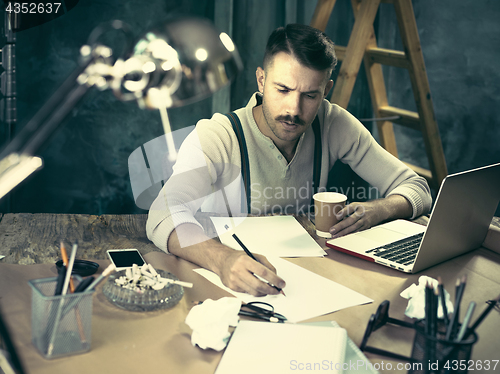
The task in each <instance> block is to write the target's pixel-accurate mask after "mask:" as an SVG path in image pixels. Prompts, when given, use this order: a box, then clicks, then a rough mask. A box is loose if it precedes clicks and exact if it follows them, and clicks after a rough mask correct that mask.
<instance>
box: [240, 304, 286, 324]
mask: <svg viewBox="0 0 500 374" xmlns="http://www.w3.org/2000/svg"><path fill="white" fill-rule="evenodd" d="M238 314H239V315H240V316H247V317H252V318H257V319H263V320H265V321H268V322H275V323H284V322H285V321H286V317H285V316H284V315H283V314H279V313H276V312H275V311H274V307H273V306H272V305H271V304H268V303H265V302H263V301H252V302H250V303H242V304H241V308H240V312H239V313H238Z"/></svg>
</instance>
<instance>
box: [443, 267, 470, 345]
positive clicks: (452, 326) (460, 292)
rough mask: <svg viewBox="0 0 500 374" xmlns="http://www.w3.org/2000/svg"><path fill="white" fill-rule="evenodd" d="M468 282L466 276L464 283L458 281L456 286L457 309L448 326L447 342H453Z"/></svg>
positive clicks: (463, 278) (463, 279)
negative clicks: (452, 338) (452, 337)
mask: <svg viewBox="0 0 500 374" xmlns="http://www.w3.org/2000/svg"><path fill="white" fill-rule="evenodd" d="M466 281H467V279H466V277H465V275H464V276H463V277H462V281H460V280H457V286H456V290H457V294H456V296H455V308H454V310H453V315H452V317H451V320H450V323H449V324H448V330H447V331H446V340H451V336H452V334H453V331H454V330H455V326H456V324H457V322H458V316H459V313H460V302H461V301H462V296H463V294H464V289H465V283H466Z"/></svg>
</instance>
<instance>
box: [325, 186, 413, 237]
mask: <svg viewBox="0 0 500 374" xmlns="http://www.w3.org/2000/svg"><path fill="white" fill-rule="evenodd" d="M412 213H413V209H412V207H411V205H410V203H409V202H408V200H406V198H404V197H403V196H401V195H391V196H389V197H386V198H384V199H377V200H372V201H367V202H362V203H358V202H356V203H351V204H349V205H346V206H345V207H344V208H343V209H342V210H340V211H339V212H338V213H337V218H338V219H339V220H340V221H339V223H337V224H336V225H334V226H332V228H331V229H330V233H331V234H332V238H338V237H340V236H344V235H347V234H350V233H353V232H357V231H362V230H366V229H369V228H370V227H372V226H375V225H378V224H379V223H382V222H384V221H390V220H393V219H397V218H409V217H411V216H412Z"/></svg>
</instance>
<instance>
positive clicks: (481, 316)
mask: <svg viewBox="0 0 500 374" xmlns="http://www.w3.org/2000/svg"><path fill="white" fill-rule="evenodd" d="M499 301H500V295H499V296H498V297H497V298H496V299H495V300H492V301H491V302H488V307H487V308H486V309H485V310H484V311H483V313H481V314H480V315H479V317H478V318H477V320H476V322H474V324H473V325H472V326H471V327H470V328H469V329H468V330H467V333H466V334H465V336H464V338H463V340H465V339H467V338H468V337H469V336H470V335H471V334H472V333H473V332H474V331H475V330H476V328H477V327H478V326H479V325H480V324H481V322H483V320H484V319H485V318H486V317H487V316H488V314H489V313H490V312H491V310H492V309H493V308H494V307H495V306H496V305H497V304H498V302H499Z"/></svg>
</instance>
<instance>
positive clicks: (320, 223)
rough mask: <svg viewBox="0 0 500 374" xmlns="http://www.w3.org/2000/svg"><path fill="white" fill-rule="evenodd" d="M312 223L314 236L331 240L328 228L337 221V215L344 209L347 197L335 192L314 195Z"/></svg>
mask: <svg viewBox="0 0 500 374" xmlns="http://www.w3.org/2000/svg"><path fill="white" fill-rule="evenodd" d="M313 199H314V222H315V225H316V235H318V236H320V237H322V238H331V237H332V236H331V234H330V228H331V227H332V226H333V225H335V224H336V223H337V222H339V220H338V219H337V216H336V215H337V214H338V213H339V212H340V211H341V210H342V208H344V206H345V202H346V200H347V196H346V195H343V194H341V193H337V192H319V193H317V194H314V196H313Z"/></svg>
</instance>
